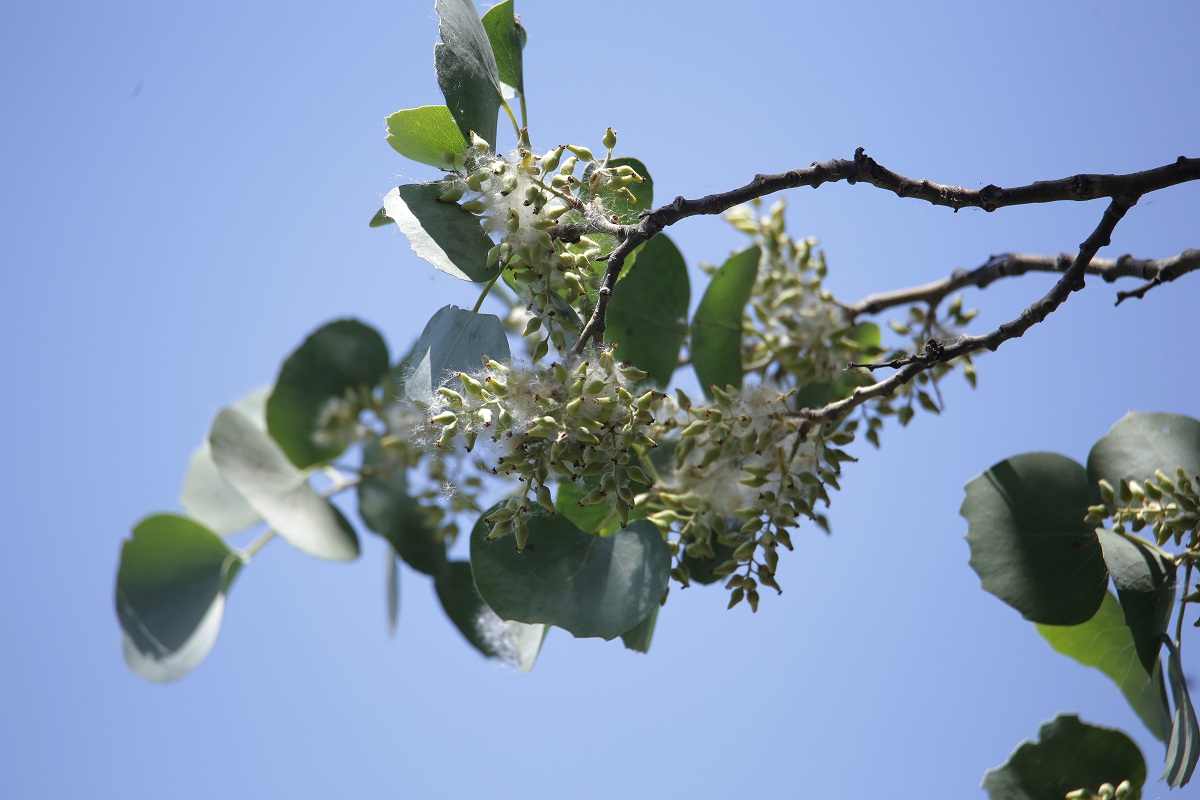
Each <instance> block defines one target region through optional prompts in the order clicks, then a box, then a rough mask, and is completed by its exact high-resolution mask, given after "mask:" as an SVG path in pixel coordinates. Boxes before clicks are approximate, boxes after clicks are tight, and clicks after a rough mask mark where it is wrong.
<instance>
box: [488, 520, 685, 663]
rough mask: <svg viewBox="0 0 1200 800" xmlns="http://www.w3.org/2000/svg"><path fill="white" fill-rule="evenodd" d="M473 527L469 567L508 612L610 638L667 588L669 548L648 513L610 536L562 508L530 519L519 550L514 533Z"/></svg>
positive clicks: (494, 603)
mask: <svg viewBox="0 0 1200 800" xmlns="http://www.w3.org/2000/svg"><path fill="white" fill-rule="evenodd" d="M487 533H488V525H487V523H484V522H482V521H481V522H478V523H476V525H475V528H474V530H473V531H472V532H471V568H472V570H473V571H474V574H475V585H476V586H477V587H478V588H479V594H480V595H481V596H482V597H483V599H484V601H485V602H487V604H488V605H489V606H491V607H492V609H493V610H494V611H495V612H496V613H497V614H499V615H500V616H501V617H502V618H504V619H515V620H519V621H521V622H530V623H535V622H541V623H545V624H547V625H557V626H558V627H560V628H563V629H565V630H568V631H570V632H571V633H572V634H573V635H574V636H599V637H601V638H604V639H612V638H615V637H617V636H620V635H621V634H622V633H625V632H626V631H628V630H630V629H631V628H633V627H634V626H635V625H637V624H638V623H639V622H641V621H642V620H643V619H645V618H646V615H648V614H649V613H650V611H651V610H652V609H653V608H654V607H655V606H657V605H658V602H659V601H660V600H661V599H662V596H663V592H665V591H666V589H667V580H668V577H669V575H670V568H671V553H670V550H669V549H668V548H667V544H666V542H664V541H663V539H662V535H661V534H660V533H659V532H658V529H657V528H655V527H654V525H653V524H651V523H649V522H647V521H646V520H637V521H635V522H631V523H630V524H629V526H628V527H626V528H623V529H621V530H619V531H617V532H616V533H614V534H613V535H612V536H607V537H599V536H593V535H591V534H588V533H584V532H583V531H581V530H579V529H578V528H576V527H575V526H574V525H572V524H571V523H570V522H569V521H568V520H566V519H565V518H563V516H562V515H557V516H553V517H549V516H539V517H533V518H531V519H530V520H529V541H528V543H527V545H526V547H525V549H524V550H523V551H521V552H517V550H516V549H515V548H514V547H513V541H512V539H511V538H503V539H498V540H496V541H494V542H488V541H485V540H484V537H485V536H486V535H487Z"/></svg>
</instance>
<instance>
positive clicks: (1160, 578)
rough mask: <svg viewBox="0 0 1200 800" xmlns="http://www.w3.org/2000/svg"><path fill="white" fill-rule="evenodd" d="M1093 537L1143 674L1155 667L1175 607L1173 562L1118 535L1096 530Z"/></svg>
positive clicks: (1140, 544)
mask: <svg viewBox="0 0 1200 800" xmlns="http://www.w3.org/2000/svg"><path fill="white" fill-rule="evenodd" d="M1096 536H1097V537H1098V538H1099V540H1100V547H1101V548H1102V549H1103V552H1104V563H1105V564H1106V565H1107V566H1108V572H1109V574H1110V575H1112V579H1113V584H1114V585H1115V586H1116V587H1117V597H1118V598H1120V601H1121V609H1122V610H1123V611H1124V614H1125V624H1126V625H1128V626H1129V630H1130V633H1131V634H1132V635H1133V643H1134V644H1135V645H1136V646H1137V652H1138V658H1140V659H1141V661H1142V666H1143V667H1145V668H1146V672H1153V671H1154V667H1155V666H1156V665H1157V664H1158V651H1159V647H1160V646H1161V644H1162V635H1163V634H1164V633H1166V631H1167V625H1168V624H1169V623H1170V621H1171V611H1172V610H1173V609H1174V607H1175V561H1174V560H1173V559H1165V558H1163V557H1162V556H1161V555H1160V554H1159V553H1158V551H1156V550H1154V549H1153V548H1151V547H1148V546H1146V545H1145V544H1144V543H1142V542H1139V541H1137V540H1136V539H1131V538H1130V537H1128V536H1124V535H1122V534H1119V533H1113V532H1112V531H1107V530H1103V529H1098V530H1097V531H1096Z"/></svg>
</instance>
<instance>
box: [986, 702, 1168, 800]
mask: <svg viewBox="0 0 1200 800" xmlns="http://www.w3.org/2000/svg"><path fill="white" fill-rule="evenodd" d="M1124 780H1128V781H1129V783H1130V788H1131V791H1130V793H1129V800H1138V798H1140V797H1141V795H1142V786H1143V785H1144V784H1145V782H1146V759H1145V758H1143V757H1142V751H1141V750H1139V749H1138V746H1137V745H1136V744H1135V743H1134V741H1133V740H1132V739H1130V738H1129V737H1128V736H1126V735H1125V734H1124V733H1123V732H1121V731H1119V730H1115V729H1113V728H1102V727H1100V726H1098V725H1089V724H1087V723H1085V722H1081V721H1080V720H1079V717H1077V716H1075V715H1074V714H1059V715H1058V716H1057V717H1055V718H1054V719H1053V720H1051V721H1050V722H1047V723H1046V724H1045V725H1043V726H1042V727H1041V728H1040V729H1039V730H1038V740H1037V741H1036V742H1030V741H1026V742H1022V743H1021V746H1020V747H1018V748H1017V749H1016V750H1015V751H1013V754H1012V755H1011V756H1009V757H1008V761H1006V762H1005V763H1004V765H1003V766H1000V767H996V768H995V769H990V770H988V771H987V773H986V774H985V775H984V776H983V788H984V789H985V790H986V791H987V793H988V796H989V797H990V798H991V800H1063V798H1064V797H1066V796H1067V793H1068V792H1072V791H1074V790H1076V789H1087V790H1089V791H1091V792H1095V791H1096V790H1097V789H1098V788H1100V785H1101V784H1103V783H1111V784H1112V785H1113V786H1116V785H1117V784H1119V783H1121V781H1124Z"/></svg>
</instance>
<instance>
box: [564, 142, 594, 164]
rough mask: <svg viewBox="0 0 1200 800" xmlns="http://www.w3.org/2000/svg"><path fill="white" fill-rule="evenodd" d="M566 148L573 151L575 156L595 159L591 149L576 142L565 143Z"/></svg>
mask: <svg viewBox="0 0 1200 800" xmlns="http://www.w3.org/2000/svg"><path fill="white" fill-rule="evenodd" d="M567 149H568V150H570V151H571V152H572V153H574V154H575V157H576V158H582V159H583V160H584V161H595V160H596V159H595V158H594V157H593V156H592V151H591V150H589V149H588V148H586V147H581V146H579V145H577V144H569V145H567Z"/></svg>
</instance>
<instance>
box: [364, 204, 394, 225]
mask: <svg viewBox="0 0 1200 800" xmlns="http://www.w3.org/2000/svg"><path fill="white" fill-rule="evenodd" d="M391 224H392V218H391V217H389V216H388V215H387V210H386V209H383V208H380V209H379V210H378V211H376V212H375V216H373V217H371V222H370V223H369V225H370V226H371V227H372V228H382V227H384V226H386V225H391Z"/></svg>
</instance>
